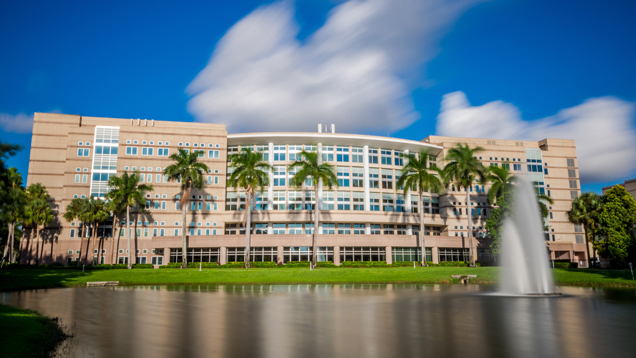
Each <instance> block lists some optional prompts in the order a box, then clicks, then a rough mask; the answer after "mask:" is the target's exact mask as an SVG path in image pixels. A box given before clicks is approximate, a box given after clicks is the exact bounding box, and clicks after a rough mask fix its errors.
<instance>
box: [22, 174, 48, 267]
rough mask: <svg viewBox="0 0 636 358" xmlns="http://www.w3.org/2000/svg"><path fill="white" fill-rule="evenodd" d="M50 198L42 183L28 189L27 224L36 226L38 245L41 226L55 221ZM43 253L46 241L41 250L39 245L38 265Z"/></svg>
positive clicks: (36, 262)
mask: <svg viewBox="0 0 636 358" xmlns="http://www.w3.org/2000/svg"><path fill="white" fill-rule="evenodd" d="M49 197H50V196H49V193H48V191H47V190H46V188H45V187H44V186H43V185H42V184H40V183H35V184H31V185H29V187H28V188H27V198H28V201H29V202H28V204H27V206H26V208H25V217H26V220H25V223H26V224H27V225H33V226H34V228H35V243H36V245H37V244H38V241H39V240H40V226H42V228H44V226H46V225H48V224H50V223H51V221H53V219H54V214H53V210H51V205H50V204H49V202H48V200H47V199H48V198H49ZM42 251H44V240H42V248H41V249H40V248H39V245H38V251H37V252H38V254H37V257H36V260H35V264H36V265H39V264H40V256H41V255H42Z"/></svg>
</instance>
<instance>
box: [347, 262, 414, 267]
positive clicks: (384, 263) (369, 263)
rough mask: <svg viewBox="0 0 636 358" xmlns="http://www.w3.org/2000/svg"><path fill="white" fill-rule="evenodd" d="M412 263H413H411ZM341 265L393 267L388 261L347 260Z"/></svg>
mask: <svg viewBox="0 0 636 358" xmlns="http://www.w3.org/2000/svg"><path fill="white" fill-rule="evenodd" d="M411 265H412V264H411ZM340 266H341V267H391V265H389V264H387V263H386V261H345V262H343V263H341V264H340Z"/></svg>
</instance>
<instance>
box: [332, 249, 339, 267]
mask: <svg viewBox="0 0 636 358" xmlns="http://www.w3.org/2000/svg"><path fill="white" fill-rule="evenodd" d="M333 264H334V265H336V266H340V246H334V247H333Z"/></svg>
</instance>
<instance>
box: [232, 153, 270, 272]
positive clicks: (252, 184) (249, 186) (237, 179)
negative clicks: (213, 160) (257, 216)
mask: <svg viewBox="0 0 636 358" xmlns="http://www.w3.org/2000/svg"><path fill="white" fill-rule="evenodd" d="M228 159H229V160H230V168H234V171H233V172H232V174H231V175H230V177H229V179H228V185H230V186H232V187H234V189H235V190H236V189H237V188H238V187H241V188H243V190H245V196H246V198H245V199H246V201H247V202H246V204H247V210H246V213H245V217H246V220H245V221H246V223H245V268H249V267H250V234H251V229H252V226H251V225H252V224H251V222H252V200H253V199H254V194H255V191H256V190H257V189H258V190H259V192H260V193H262V192H263V190H264V188H265V186H267V185H269V174H268V173H269V170H270V169H272V166H271V165H269V163H267V162H265V161H263V153H261V152H252V149H251V148H243V150H242V151H241V152H240V153H237V154H232V155H230V157H229V158H228Z"/></svg>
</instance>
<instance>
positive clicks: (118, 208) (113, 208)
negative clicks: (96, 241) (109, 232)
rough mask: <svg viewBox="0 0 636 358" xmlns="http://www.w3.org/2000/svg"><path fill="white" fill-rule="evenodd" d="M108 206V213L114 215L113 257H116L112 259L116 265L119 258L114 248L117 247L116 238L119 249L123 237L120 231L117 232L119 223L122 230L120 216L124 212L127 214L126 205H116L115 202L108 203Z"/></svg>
mask: <svg viewBox="0 0 636 358" xmlns="http://www.w3.org/2000/svg"><path fill="white" fill-rule="evenodd" d="M107 205H108V209H107V210H108V211H109V212H111V213H112V214H113V250H112V251H113V252H112V255H113V256H114V257H111V262H113V263H115V262H117V256H116V255H115V253H116V252H117V250H116V249H115V248H114V247H115V238H117V248H119V239H120V238H121V235H120V234H119V231H118V230H117V223H120V224H119V226H120V229H121V219H120V217H119V216H120V215H121V214H122V213H124V212H126V205H122V203H116V202H114V201H108V203H107Z"/></svg>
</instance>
